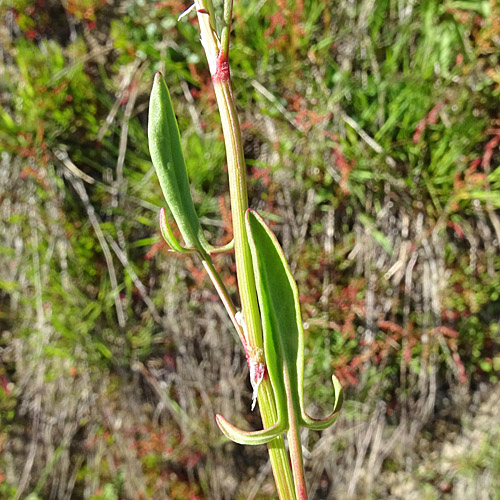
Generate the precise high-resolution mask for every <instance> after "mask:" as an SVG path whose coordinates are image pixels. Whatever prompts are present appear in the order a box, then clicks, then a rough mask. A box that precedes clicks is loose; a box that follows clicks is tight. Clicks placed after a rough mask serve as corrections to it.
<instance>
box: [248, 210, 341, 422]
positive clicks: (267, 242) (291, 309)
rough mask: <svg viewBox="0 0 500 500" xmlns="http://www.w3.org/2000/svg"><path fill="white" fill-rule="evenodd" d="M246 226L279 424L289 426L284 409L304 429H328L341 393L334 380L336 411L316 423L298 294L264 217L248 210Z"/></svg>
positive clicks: (337, 409)
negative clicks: (309, 402) (308, 394)
mask: <svg viewBox="0 0 500 500" xmlns="http://www.w3.org/2000/svg"><path fill="white" fill-rule="evenodd" d="M246 223H247V230H248V234H249V242H250V251H251V253H252V261H253V265H254V272H255V284H256V288H257V296H258V299H259V306H260V310H261V318H262V329H263V332H264V351H265V359H266V366H267V370H268V373H269V378H270V379H271V383H272V386H273V390H274V392H275V398H276V402H277V408H278V419H279V420H285V415H284V414H283V413H284V406H285V408H286V407H288V412H287V413H288V415H290V418H292V417H291V415H293V416H294V417H293V418H295V419H296V420H297V422H298V423H300V425H303V426H306V427H309V428H311V429H316V430H320V429H325V428H326V427H328V426H330V425H331V424H333V422H334V421H335V420H336V419H337V415H338V412H339V410H340V406H341V404H342V387H341V385H340V383H339V381H338V380H337V378H336V377H335V376H333V377H332V382H333V387H334V391H335V398H334V408H333V412H332V413H331V414H330V415H329V416H328V417H326V418H323V419H314V418H311V417H309V415H307V413H306V411H305V404H304V394H303V385H304V330H303V326H302V317H301V313H300V302H299V290H298V288H297V284H296V283H295V280H294V278H293V276H292V273H291V271H290V268H289V267H288V264H287V262H286V258H285V255H284V253H283V250H282V249H281V247H280V245H279V243H278V240H277V239H276V236H275V235H274V234H273V233H272V231H271V230H270V229H269V227H268V226H267V225H266V224H265V222H264V220H263V219H262V217H260V215H259V214H257V212H255V211H253V210H248V211H247V216H246ZM287 393H288V396H287Z"/></svg>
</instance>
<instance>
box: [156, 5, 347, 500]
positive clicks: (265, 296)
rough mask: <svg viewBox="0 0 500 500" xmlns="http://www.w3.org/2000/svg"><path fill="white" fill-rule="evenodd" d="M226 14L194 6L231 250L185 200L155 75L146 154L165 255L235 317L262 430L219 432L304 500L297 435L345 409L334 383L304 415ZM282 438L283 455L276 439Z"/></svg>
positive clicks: (281, 280) (293, 299)
mask: <svg viewBox="0 0 500 500" xmlns="http://www.w3.org/2000/svg"><path fill="white" fill-rule="evenodd" d="M232 7H233V6H232V1H231V0H225V2H224V12H223V16H222V19H223V22H222V25H221V28H220V29H217V20H216V16H215V13H214V8H213V5H212V3H211V1H210V0H196V1H195V3H194V6H193V8H194V9H195V10H196V13H197V16H198V22H199V25H200V31H201V42H202V45H203V48H204V50H205V53H206V56H207V60H208V65H209V69H210V73H211V75H212V83H213V86H214V90H215V96H216V99H217V104H218V106H219V112H220V115H221V122H222V130H223V135H224V141H225V145H226V154H227V170H228V175H229V188H230V190H229V191H230V192H229V194H230V199H231V216H232V224H231V225H232V231H233V235H234V244H227V245H225V246H222V247H213V246H212V245H210V244H209V243H208V241H207V240H206V238H205V236H204V233H203V230H202V227H201V224H200V221H199V219H198V216H197V214H196V210H195V207H194V203H193V200H192V198H191V195H190V189H189V180H188V176H187V170H186V165H185V160H184V155H183V152H182V147H181V143H180V135H179V129H178V125H177V121H176V118H175V114H174V110H173V107H172V103H171V100H170V95H169V91H168V89H167V86H166V84H165V81H164V80H163V77H162V75H161V74H160V73H158V74H157V75H156V77H155V81H154V84H153V89H152V92H151V100H150V109H149V130H148V135H149V149H150V153H151V158H152V160H153V165H154V167H155V169H156V172H157V175H158V178H159V181H160V186H161V188H162V191H163V194H164V197H165V201H166V203H167V205H168V208H169V210H170V213H171V214H172V217H173V219H174V220H175V223H176V225H177V228H178V231H179V234H174V231H173V229H172V228H171V226H170V224H169V222H168V218H167V215H166V211H165V210H164V209H162V210H161V212H160V228H161V232H162V235H163V237H164V239H165V241H166V242H167V243H168V245H169V247H170V248H171V250H172V251H175V252H179V253H191V254H196V255H197V256H198V257H199V258H200V260H201V262H202V265H203V267H204V268H205V270H206V271H207V273H208V275H209V277H210V278H211V280H212V282H213V284H214V286H215V288H216V290H217V292H218V294H219V296H220V298H221V300H222V302H223V304H224V306H225V308H226V311H227V313H228V314H229V317H230V318H231V320H232V323H233V325H234V327H235V329H236V331H237V333H238V335H239V338H240V340H241V343H242V345H243V349H244V352H245V356H246V358H247V363H248V367H249V371H250V381H251V384H252V387H253V389H254V395H253V406H254V405H255V403H256V402H257V400H258V402H259V407H260V411H261V416H262V421H263V425H264V429H262V430H260V431H244V430H241V429H238V428H237V427H235V426H233V425H232V424H230V423H229V422H228V421H227V420H226V419H225V418H224V417H223V416H221V415H217V423H218V425H219V427H220V429H221V430H222V432H223V433H224V434H225V435H226V437H228V438H229V439H231V440H232V441H235V442H236V443H240V444H246V445H259V444H266V443H268V450H269V456H270V461H271V465H272V468H273V472H274V478H275V482H276V487H277V490H278V495H279V497H280V498H281V499H282V500H306V499H307V488H306V481H305V475H304V466H303V459H302V444H301V438H300V429H301V427H306V428H309V429H314V430H321V429H325V428H327V427H328V426H330V425H331V424H333V423H334V422H335V420H336V419H337V416H338V412H339V409H340V406H341V404H342V387H341V385H340V383H339V381H338V379H337V378H336V377H335V376H333V377H332V382H333V387H334V408H333V412H332V413H331V414H330V415H329V416H328V417H326V418H323V419H314V418H311V417H310V416H309V415H308V414H307V413H306V409H305V405H304V394H303V377H304V332H303V326H302V319H301V312H300V304H299V293H298V289H297V285H296V283H295V280H294V278H293V276H292V274H291V272H290V269H289V267H288V264H287V262H286V260H285V257H284V254H283V251H282V249H281V247H280V246H279V243H278V241H277V239H276V237H275V236H274V234H273V233H272V231H271V230H270V229H269V227H268V226H267V225H266V224H265V223H264V220H263V219H262V218H261V217H260V215H258V214H257V213H256V212H255V211H252V210H249V209H248V199H247V188H246V165H245V160H244V155H243V145H242V140H241V132H240V125H239V120H238V116H237V113H236V107H235V103H234V99H233V94H232V89H231V77H230V69H229V35H230V31H231V20H232ZM222 212H224V210H222ZM226 225H229V224H226ZM179 236H181V237H182V239H183V240H184V245H182V244H181V242H180V241H179ZM233 245H234V251H235V260H236V274H237V279H238V286H239V295H240V303H241V311H239V310H237V308H236V306H235V304H234V303H233V301H232V299H231V297H230V295H229V293H228V291H227V287H226V283H225V281H224V280H223V279H222V277H221V275H220V273H219V271H218V269H217V268H216V266H215V265H214V262H213V255H214V254H216V253H219V252H224V251H226V250H229V249H231V248H232V247H233ZM191 262H192V261H191ZM192 272H193V273H194V274H195V275H198V276H199V273H200V271H199V269H198V268H194V267H193V268H192ZM198 285H201V282H199V283H198ZM253 406H252V409H253ZM285 433H286V435H287V440H288V449H289V453H288V452H287V449H286V447H285V442H284V438H283V435H284V434H285Z"/></svg>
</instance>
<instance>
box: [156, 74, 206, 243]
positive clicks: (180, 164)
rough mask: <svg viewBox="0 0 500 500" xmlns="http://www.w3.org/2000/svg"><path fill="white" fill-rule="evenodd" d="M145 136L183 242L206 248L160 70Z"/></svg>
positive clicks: (178, 136) (168, 95)
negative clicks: (146, 135)
mask: <svg viewBox="0 0 500 500" xmlns="http://www.w3.org/2000/svg"><path fill="white" fill-rule="evenodd" d="M148 138H149V151H150V153H151V159H152V161H153V165H154V167H155V170H156V174H157V175H158V180H159V181H160V186H161V189H162V191H163V196H164V197H165V201H166V202H167V205H168V207H169V209H170V211H171V213H172V215H173V217H174V219H175V222H176V224H177V226H178V228H179V231H180V232H181V234H182V237H183V238H184V241H185V243H186V245H187V246H188V247H190V248H193V249H197V250H199V251H204V250H207V251H208V248H209V245H208V243H207V242H206V240H205V237H204V235H203V232H202V229H201V225H200V221H199V220H198V216H197V214H196V210H195V208H194V203H193V199H192V198H191V193H190V190H189V179H188V175H187V170H186V164H185V162H184V155H183V153H182V146H181V139H180V134H179V127H178V125H177V119H176V118H175V113H174V109H173V107H172V101H171V100H170V93H169V91H168V88H167V85H166V83H165V80H164V79H163V77H162V75H161V73H156V76H155V79H154V83H153V89H152V90H151V99H150V102H149V124H148ZM169 244H170V243H169Z"/></svg>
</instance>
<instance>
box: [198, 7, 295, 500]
mask: <svg viewBox="0 0 500 500" xmlns="http://www.w3.org/2000/svg"><path fill="white" fill-rule="evenodd" d="M195 5H196V11H197V15H198V21H199V24H200V32H201V40H202V44H203V48H204V50H205V53H206V56H207V60H208V64H209V68H210V73H211V74H212V81H213V84H214V89H215V95H216V98H217V104H218V106H219V112H220V116H221V122H222V130H223V134H224V141H225V146H226V156H227V164H228V173H229V190H230V198H231V214H232V220H233V231H234V249H235V260H236V274H237V279H238V287H239V292H240V297H241V307H242V310H243V317H244V320H245V324H246V338H245V341H246V349H248V355H249V356H251V357H255V358H258V357H259V353H262V351H263V347H264V345H263V338H262V330H261V322H260V314H259V307H258V302H257V293H256V289H255V281H254V273H253V264H252V257H251V254H250V247H249V244H248V237H247V234H246V228H245V212H246V210H247V208H248V196H247V184H246V165H245V158H244V154H243V145H242V141H241V132H240V125H239V120H238V115H237V113H236V106H235V104H234V99H233V94H232V90H231V82H230V74H229V60H228V52H229V34H230V33H229V32H230V22H231V13H232V0H225V2H224V27H223V29H222V43H221V41H220V39H219V37H218V35H217V33H216V32H215V30H214V27H213V19H211V17H212V16H211V15H210V13H209V12H210V10H211V9H210V6H209V5H208V4H207V3H206V2H205V1H204V0H195ZM207 7H209V8H208V9H207ZM226 307H227V306H226ZM258 401H259V408H260V412H261V417H262V423H263V425H264V427H270V426H271V425H273V424H274V423H275V422H276V420H277V412H276V405H275V400H274V393H273V389H272V386H271V383H270V381H269V378H268V377H267V375H266V376H265V377H264V379H263V380H262V382H261V384H260V386H259V391H258ZM268 450H269V459H270V461H271V466H272V469H273V474H274V479H275V483H276V489H277V491H278V495H279V498H280V499H281V500H295V499H296V496H295V492H294V485H293V479H292V473H291V470H290V465H289V461H288V455H287V452H286V448H285V441H284V439H283V437H282V436H280V437H279V438H276V439H274V440H273V441H271V442H270V443H269V444H268Z"/></svg>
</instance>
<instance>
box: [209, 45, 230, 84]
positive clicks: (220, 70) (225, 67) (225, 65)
mask: <svg viewBox="0 0 500 500" xmlns="http://www.w3.org/2000/svg"><path fill="white" fill-rule="evenodd" d="M229 79H230V73H229V58H228V55H227V54H226V53H225V52H224V50H221V51H220V52H219V55H218V56H217V63H216V66H215V73H214V74H213V75H212V81H213V82H214V83H224V82H228V81H229Z"/></svg>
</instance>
